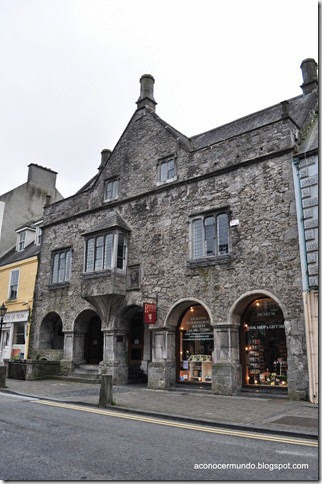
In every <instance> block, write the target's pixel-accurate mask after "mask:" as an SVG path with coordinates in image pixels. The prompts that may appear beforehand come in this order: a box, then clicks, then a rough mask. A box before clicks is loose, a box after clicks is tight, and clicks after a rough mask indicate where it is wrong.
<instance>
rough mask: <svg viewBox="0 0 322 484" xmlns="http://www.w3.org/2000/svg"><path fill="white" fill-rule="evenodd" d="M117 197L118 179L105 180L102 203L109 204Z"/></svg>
mask: <svg viewBox="0 0 322 484" xmlns="http://www.w3.org/2000/svg"><path fill="white" fill-rule="evenodd" d="M118 196H119V179H118V178H112V179H111V180H106V182H105V187H104V201H105V202H109V201H110V200H116V199H117V198H118Z"/></svg>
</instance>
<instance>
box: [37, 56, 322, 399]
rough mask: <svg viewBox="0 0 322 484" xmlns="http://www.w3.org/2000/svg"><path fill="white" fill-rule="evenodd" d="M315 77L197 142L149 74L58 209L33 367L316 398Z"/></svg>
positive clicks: (48, 222) (43, 266)
mask: <svg viewBox="0 0 322 484" xmlns="http://www.w3.org/2000/svg"><path fill="white" fill-rule="evenodd" d="M306 67H307V68H308V69H307V71H306V70H305V68H306ZM309 68H311V64H310V63H309V64H307V63H306V64H304V74H305V77H304V83H303V86H302V89H303V92H302V93H301V94H299V95H298V96H297V97H295V98H292V99H289V100H285V101H282V102H281V103H280V104H276V105H274V106H271V107H268V108H266V109H263V110H262V111H259V112H256V113H253V114H250V115H248V116H245V117H243V118H241V119H238V120H236V121H233V122H231V123H229V124H226V125H224V126H220V127H218V128H215V129H213V130H210V131H208V132H206V133H202V134H200V135H196V136H193V137H191V138H188V137H186V136H185V135H183V134H182V133H180V132H179V131H177V130H176V129H174V128H173V127H171V126H170V125H169V124H168V123H166V122H165V121H163V120H162V119H160V118H159V116H158V115H157V114H156V112H155V107H156V104H157V103H156V101H155V99H154V79H153V77H152V76H150V75H144V76H142V78H141V80H140V83H141V91H140V97H139V99H138V101H137V109H136V110H135V112H134V114H133V116H132V118H131V119H130V121H129V123H128V125H127V127H126V129H125V131H124V132H123V134H122V135H121V137H120V139H119V141H118V142H117V144H116V146H115V148H114V150H113V151H112V152H111V151H109V150H103V151H102V158H101V164H100V166H99V168H98V173H97V175H96V176H95V177H93V178H92V179H91V180H90V181H89V183H88V184H87V185H86V186H84V187H83V188H82V189H81V190H80V191H79V192H78V193H76V194H75V195H74V196H72V197H70V198H67V199H65V200H62V201H60V202H57V203H54V204H52V205H50V206H48V207H46V209H45V211H44V223H43V226H42V229H43V244H42V249H41V255H40V263H39V270H38V277H37V282H36V295H35V308H34V313H33V325H32V334H31V355H32V357H33V358H48V359H51V360H52V359H57V360H60V367H61V372H62V373H64V374H71V373H73V372H74V373H77V372H78V373H79V372H82V371H86V369H87V370H89V369H90V370H92V371H95V369H96V370H97V371H98V372H101V373H107V374H111V375H113V378H114V382H115V383H126V382H127V381H131V380H132V381H134V380H136V381H144V379H146V380H147V382H148V386H149V388H155V389H158V388H167V387H170V386H173V385H175V384H181V385H193V384H198V385H203V386H207V385H208V387H210V388H211V390H212V391H213V392H214V393H218V394H226V395H232V394H236V393H238V392H240V391H241V390H245V391H250V390H256V391H258V390H261V389H264V390H266V391H280V392H286V391H288V395H289V397H290V398H294V399H305V398H307V392H308V369H307V357H306V339H305V324H304V312H303V299H302V285H301V266H300V255H299V244H298V230H297V214H296V205H295V195H294V183H293V175H292V159H293V153H294V150H295V148H296V147H297V146H298V145H299V143H300V142H301V139H302V133H304V132H306V130H307V127H308V126H309V125H310V123H311V121H312V117H313V116H314V113H315V109H316V104H317V92H316V88H315V87H316V86H315V83H314V82H313V83H312V82H311V81H312V79H311V77H312V75H313V76H314V75H315V76H316V72H315V73H314V72H313V74H312V73H311V74H310V72H309ZM144 303H149V304H150V306H146V305H145V304H144ZM143 308H144V310H145V312H144V314H143ZM155 309H156V311H157V314H156V322H155V323H153V321H154V317H155V311H154V310H155ZM144 320H146V321H147V323H144V322H143V321H144ZM149 321H151V324H148V323H149ZM152 323H153V324H152ZM60 325H62V328H63V333H64V343H63V345H61V344H59V345H58V344H57V342H55V340H54V335H55V331H56V327H60Z"/></svg>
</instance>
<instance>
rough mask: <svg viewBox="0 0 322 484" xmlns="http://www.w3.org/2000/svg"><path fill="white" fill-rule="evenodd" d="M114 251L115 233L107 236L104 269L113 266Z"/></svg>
mask: <svg viewBox="0 0 322 484" xmlns="http://www.w3.org/2000/svg"><path fill="white" fill-rule="evenodd" d="M112 253H113V234H108V235H106V236H105V254H104V269H110V268H111V267H112Z"/></svg>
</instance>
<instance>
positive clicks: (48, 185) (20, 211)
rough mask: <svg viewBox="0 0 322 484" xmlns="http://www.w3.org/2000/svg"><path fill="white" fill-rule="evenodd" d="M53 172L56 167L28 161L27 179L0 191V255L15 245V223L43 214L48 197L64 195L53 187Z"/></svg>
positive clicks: (55, 199)
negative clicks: (46, 166) (10, 188)
mask: <svg viewBox="0 0 322 484" xmlns="http://www.w3.org/2000/svg"><path fill="white" fill-rule="evenodd" d="M56 176H57V173H56V172H55V171H53V170H50V169H49V168H45V167H43V166H40V165H37V164H35V163H30V165H28V179H27V182H26V183H23V184H22V185H20V186H18V187H16V188H14V189H13V190H10V191H8V192H6V193H4V194H3V195H0V257H2V255H4V254H5V253H6V252H7V251H8V250H9V249H12V248H13V247H14V246H15V245H16V234H15V230H16V228H17V227H20V225H22V224H23V223H25V222H26V221H29V220H37V219H39V218H41V217H42V211H43V207H44V205H45V204H46V203H48V202H49V199H48V198H47V197H50V201H51V202H57V201H58V200H61V199H62V198H63V197H62V195H61V194H60V193H59V191H58V190H57V189H56ZM23 234H24V233H23Z"/></svg>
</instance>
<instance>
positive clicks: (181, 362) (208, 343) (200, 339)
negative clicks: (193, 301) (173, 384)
mask: <svg viewBox="0 0 322 484" xmlns="http://www.w3.org/2000/svg"><path fill="white" fill-rule="evenodd" d="M176 347H177V351H176V353H177V381H178V382H179V383H183V384H193V383H197V384H204V385H207V384H208V385H210V384H211V379H212V360H213V356H212V355H213V349H214V332H213V328H212V326H211V324H210V318H209V314H208V312H207V311H206V309H205V308H204V307H203V306H201V305H199V304H197V305H192V306H190V307H189V308H188V309H186V310H185V311H184V313H183V314H182V316H181V318H180V322H179V324H178V327H177V331H176Z"/></svg>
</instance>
